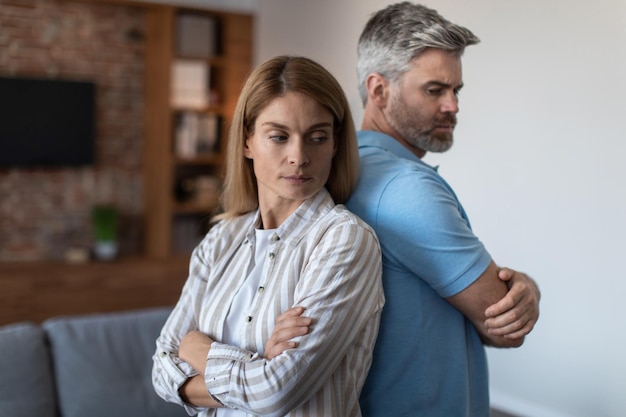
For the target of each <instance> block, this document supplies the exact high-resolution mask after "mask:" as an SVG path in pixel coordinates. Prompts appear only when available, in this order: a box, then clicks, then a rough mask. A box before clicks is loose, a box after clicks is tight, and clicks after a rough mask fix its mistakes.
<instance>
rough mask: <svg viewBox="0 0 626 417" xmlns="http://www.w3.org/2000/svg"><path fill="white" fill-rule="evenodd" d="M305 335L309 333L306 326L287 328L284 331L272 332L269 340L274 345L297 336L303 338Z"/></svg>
mask: <svg viewBox="0 0 626 417" xmlns="http://www.w3.org/2000/svg"><path fill="white" fill-rule="evenodd" d="M307 333H309V327H308V326H298V327H287V328H285V329H281V330H278V331H274V333H273V334H272V337H271V338H270V339H271V340H272V341H273V342H274V343H282V342H286V341H288V340H291V339H293V338H294V337H297V336H304V335H305V334H307Z"/></svg>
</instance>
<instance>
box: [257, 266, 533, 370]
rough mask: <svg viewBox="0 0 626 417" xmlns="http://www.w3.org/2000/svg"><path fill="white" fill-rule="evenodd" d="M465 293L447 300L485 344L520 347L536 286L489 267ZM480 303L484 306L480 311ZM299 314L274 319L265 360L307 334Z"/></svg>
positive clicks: (512, 273)
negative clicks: (464, 315) (475, 329)
mask: <svg viewBox="0 0 626 417" xmlns="http://www.w3.org/2000/svg"><path fill="white" fill-rule="evenodd" d="M493 276H497V278H498V279H499V281H498V282H489V280H490V279H492V277H493ZM481 280H482V281H481ZM492 285H493V286H494V287H495V290H494V289H493V287H492V289H491V290H488V287H490V286H492ZM472 287H473V288H472ZM498 287H500V289H498ZM468 290H469V292H466V293H465V294H464V295H462V296H461V297H465V298H464V300H461V298H460V297H457V298H456V299H454V297H451V298H450V299H448V301H450V302H451V303H452V304H453V305H455V307H457V308H459V310H461V311H463V313H464V314H466V315H467V316H468V318H470V320H471V321H472V322H473V323H474V326H475V327H476V328H477V330H478V332H479V334H480V335H481V338H482V340H483V342H484V343H485V344H488V345H492V346H496V347H517V346H520V345H521V344H522V343H523V342H524V338H525V336H526V335H528V334H529V333H530V332H531V330H532V329H533V327H534V326H535V323H537V320H538V319H539V300H540V298H541V293H540V291H539V288H538V286H537V283H536V282H535V281H534V280H533V279H532V278H531V277H529V276H528V275H527V274H525V273H523V272H519V271H515V270H513V269H511V268H498V267H496V266H495V264H492V265H490V266H489V268H488V269H487V271H485V274H483V276H481V278H479V279H478V280H477V282H476V283H475V285H471V286H470V287H468ZM486 290H487V291H489V292H490V293H491V298H492V299H493V301H494V302H493V303H489V302H486V301H485V300H488V299H489V298H488V297H485V295H484V292H485V291H486ZM462 293H463V291H462ZM499 293H502V294H503V295H501V294H499ZM480 300H483V301H480ZM496 300H497V301H496ZM485 303H486V304H485ZM483 304H484V305H486V306H487V307H486V308H483V307H484V306H483ZM303 312H304V309H303V308H302V307H294V308H291V309H289V310H287V311H285V312H284V313H283V314H281V315H280V316H279V317H278V320H277V322H276V327H275V328H274V332H273V333H272V336H271V337H270V339H268V341H267V343H266V344H265V356H266V358H267V359H271V358H273V357H275V356H277V355H279V354H280V353H281V352H282V351H284V350H286V349H290V348H294V347H296V344H295V342H293V341H291V340H290V339H292V338H294V337H296V336H300V335H303V334H306V333H307V332H308V329H309V327H308V326H309V325H310V324H311V318H309V317H305V316H302V314H303Z"/></svg>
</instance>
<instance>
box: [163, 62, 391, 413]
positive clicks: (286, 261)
mask: <svg viewBox="0 0 626 417" xmlns="http://www.w3.org/2000/svg"><path fill="white" fill-rule="evenodd" d="M226 166H227V172H226V180H225V186H224V192H223V206H224V207H223V208H224V213H223V214H222V215H220V216H219V218H218V220H219V221H218V222H217V223H216V224H215V225H214V226H213V227H212V228H211V230H210V231H209V233H208V234H207V236H206V237H205V238H204V239H203V241H202V242H201V243H200V244H199V245H198V247H197V248H196V249H195V250H194V252H193V254H192V258H191V263H190V268H189V278H188V280H187V282H186V284H185V286H184V288H183V291H182V294H181V297H180V300H179V301H178V303H177V305H176V306H175V308H174V310H173V311H172V314H171V315H170V317H169V319H168V320H167V322H166V323H165V325H164V327H163V330H162V332H161V335H160V337H159V338H158V340H157V350H156V353H155V355H154V367H153V384H154V387H155V389H156V391H157V393H158V394H159V395H160V396H161V397H163V398H164V399H165V400H167V401H171V402H175V403H178V404H180V405H183V406H184V407H185V409H186V410H187V411H188V412H189V413H192V414H193V413H197V412H199V413H200V414H201V415H202V416H219V417H222V416H245V415H272V416H283V415H288V416H304V415H320V416H322V415H323V416H342V417H344V416H360V415H361V412H360V408H359V404H358V398H359V393H360V390H361V387H362V386H363V382H364V380H365V377H366V374H367V371H368V369H369V366H370V364H371V353H372V349H373V346H374V342H375V338H376V334H377V331H378V323H379V319H380V312H381V309H382V306H383V303H384V299H383V292H382V285H381V254H380V248H379V245H378V240H377V238H376V236H375V234H374V233H373V231H372V229H371V228H370V227H369V226H367V225H366V224H365V223H364V222H362V221H361V220H360V219H359V218H358V217H356V216H355V215H353V214H352V213H350V212H349V211H347V210H346V208H345V207H344V206H343V205H342V203H344V202H345V201H346V200H347V199H348V197H349V195H350V192H351V191H352V189H353V188H354V186H355V184H356V181H357V175H358V151H357V145H356V134H355V130H354V124H353V121H352V117H351V115H350V109H349V106H348V102H347V100H346V97H345V95H344V93H343V91H342V89H341V87H340V86H339V84H338V82H337V81H336V80H335V78H334V77H333V76H332V75H331V74H330V73H329V72H328V71H326V70H325V69H324V68H323V67H321V66H320V65H319V64H316V63H315V62H313V61H311V60H309V59H306V58H301V57H287V56H283V57H277V58H274V59H271V60H269V61H268V62H266V63H264V64H262V65H261V66H259V67H258V68H257V69H256V70H255V71H253V72H252V73H251V75H250V76H249V78H248V80H247V81H246V84H245V85H244V87H243V90H242V93H241V96H240V98H239V102H238V103H237V107H236V109H235V114H234V118H233V124H232V126H231V130H230V138H229V144H228V155H227V165H226ZM302 311H306V316H307V317H314V318H315V320H314V321H311V319H308V318H306V317H304V316H302V315H301V313H302ZM281 312H285V313H283V314H281ZM293 336H295V337H293ZM292 337H293V338H292ZM296 344H297V349H294V347H296Z"/></svg>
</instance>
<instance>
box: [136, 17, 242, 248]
mask: <svg viewBox="0 0 626 417" xmlns="http://www.w3.org/2000/svg"><path fill="white" fill-rule="evenodd" d="M145 54H146V77H145V82H146V85H145V91H146V97H145V103H146V104H145V120H146V125H145V138H146V143H145V145H144V161H145V163H144V178H145V182H144V184H145V187H144V193H145V206H146V210H145V213H146V223H145V228H146V242H145V249H146V250H145V252H146V255H147V256H149V257H156V258H166V257H171V256H178V255H186V254H189V252H190V251H191V249H192V248H193V247H194V246H195V245H196V244H197V242H198V241H199V239H200V238H201V237H202V236H203V235H204V233H206V231H207V230H208V220H209V219H210V217H211V216H212V215H213V214H214V212H215V209H216V208H217V198H218V191H219V186H220V184H221V180H222V176H223V162H224V153H225V150H226V142H227V137H228V126H229V125H230V122H231V117H232V114H233V111H234V109H235V105H236V103H237V98H238V96H239V92H240V89H241V86H242V85H243V82H244V80H245V77H246V76H247V75H248V73H249V71H250V69H251V65H252V16H251V15H247V14H240V13H230V12H222V11H211V10H204V9H191V8H184V7H176V6H165V5H154V6H151V7H150V8H148V9H147V10H146V51H145Z"/></svg>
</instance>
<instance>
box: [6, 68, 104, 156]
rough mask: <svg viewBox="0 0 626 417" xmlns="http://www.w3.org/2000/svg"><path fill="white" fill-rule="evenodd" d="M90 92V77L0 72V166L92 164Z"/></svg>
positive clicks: (93, 92) (92, 106)
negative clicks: (77, 78) (3, 74)
mask: <svg viewBox="0 0 626 417" xmlns="http://www.w3.org/2000/svg"><path fill="white" fill-rule="evenodd" d="M95 95H96V87H95V84H94V83H93V82H91V81H70V80H60V79H35V78H10V77H0V168H8V167H33V168H36V167H43V168H45V167H78V166H88V165H92V164H93V163H94V160H95V123H96V115H95Z"/></svg>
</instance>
